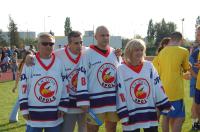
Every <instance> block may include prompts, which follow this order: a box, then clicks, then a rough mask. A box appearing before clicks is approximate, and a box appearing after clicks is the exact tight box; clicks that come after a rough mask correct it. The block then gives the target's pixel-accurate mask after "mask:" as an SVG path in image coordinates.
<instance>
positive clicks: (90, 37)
mask: <svg viewBox="0 0 200 132" xmlns="http://www.w3.org/2000/svg"><path fill="white" fill-rule="evenodd" d="M55 40H56V42H55V49H58V48H63V47H64V46H65V45H67V43H68V39H67V36H55ZM96 43H97V42H96V40H95V38H94V32H93V31H85V34H84V35H83V44H84V45H85V46H89V45H90V44H96ZM110 46H111V47H113V48H122V37H121V36H110Z"/></svg>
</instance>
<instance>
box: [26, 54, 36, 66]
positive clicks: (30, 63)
mask: <svg viewBox="0 0 200 132" xmlns="http://www.w3.org/2000/svg"><path fill="white" fill-rule="evenodd" d="M25 63H26V65H27V66H33V65H35V64H34V60H33V55H27V56H26V59H25Z"/></svg>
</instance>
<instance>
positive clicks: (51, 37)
mask: <svg viewBox="0 0 200 132" xmlns="http://www.w3.org/2000/svg"><path fill="white" fill-rule="evenodd" d="M43 37H47V38H50V39H52V42H54V43H55V37H54V36H52V35H51V34H50V33H47V32H41V33H39V34H38V41H40V39H41V38H43Z"/></svg>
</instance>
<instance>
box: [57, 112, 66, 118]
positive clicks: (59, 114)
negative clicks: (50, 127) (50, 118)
mask: <svg viewBox="0 0 200 132" xmlns="http://www.w3.org/2000/svg"><path fill="white" fill-rule="evenodd" d="M64 114H65V113H64V112H63V111H60V110H59V111H58V118H61V117H63V116H64Z"/></svg>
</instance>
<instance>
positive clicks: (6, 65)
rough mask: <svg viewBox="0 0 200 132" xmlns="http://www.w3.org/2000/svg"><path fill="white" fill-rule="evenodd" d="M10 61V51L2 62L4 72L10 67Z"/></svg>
mask: <svg viewBox="0 0 200 132" xmlns="http://www.w3.org/2000/svg"><path fill="white" fill-rule="evenodd" d="M9 61H10V57H8V53H5V57H4V58H3V60H2V62H1V70H2V72H7V70H8V68H9Z"/></svg>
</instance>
